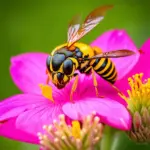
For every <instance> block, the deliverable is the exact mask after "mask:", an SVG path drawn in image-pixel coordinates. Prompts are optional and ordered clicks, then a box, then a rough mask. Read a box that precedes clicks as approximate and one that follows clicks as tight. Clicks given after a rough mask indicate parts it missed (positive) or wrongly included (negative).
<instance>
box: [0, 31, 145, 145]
mask: <svg viewBox="0 0 150 150" xmlns="http://www.w3.org/2000/svg"><path fill="white" fill-rule="evenodd" d="M91 45H92V46H98V47H100V48H101V49H102V50H103V51H110V50H117V49H129V50H133V51H134V52H136V55H132V56H130V57H126V58H117V59H113V62H114V63H115V65H116V68H117V70H118V79H119V80H120V81H118V84H119V85H122V83H124V81H126V79H125V78H124V80H123V77H125V76H128V73H129V71H131V70H132V69H133V67H135V66H137V65H139V66H140V64H139V62H138V60H139V52H138V50H137V48H136V47H135V45H134V44H133V42H132V41H131V39H130V38H129V36H128V35H127V33H126V32H125V31H124V30H111V31H108V32H106V33H104V34H102V35H101V36H100V37H99V38H98V39H96V40H95V41H94V42H93V43H92V44H91ZM47 55H48V54H44V53H26V54H21V55H18V56H15V57H13V58H12V59H11V67H10V73H11V76H12V79H13V81H14V83H15V84H16V85H17V86H18V87H19V89H21V91H22V92H23V94H18V95H14V96H12V97H10V98H7V99H5V100H4V101H2V102H0V123H1V125H0V135H1V136H6V137H8V138H12V139H15V140H20V141H25V142H31V143H38V139H37V136H36V135H37V132H42V126H43V125H45V124H47V125H48V124H50V123H52V121H53V120H54V119H57V118H58V116H59V115H60V114H65V115H66V116H68V118H71V119H73V120H76V119H77V120H79V119H80V118H79V116H80V115H81V116H86V115H88V114H90V113H91V112H92V111H96V112H97V115H99V116H100V117H101V121H102V122H103V123H106V124H108V125H110V126H113V127H116V128H119V129H122V130H128V129H130V126H131V118H130V115H129V113H128V111H127V110H126V108H125V107H124V105H122V104H125V102H124V101H123V100H122V99H121V98H119V96H117V93H116V91H115V90H114V89H113V88H112V87H111V86H110V84H108V83H107V82H106V81H104V80H103V79H102V78H101V77H99V76H98V75H97V80H98V83H99V87H98V89H99V93H100V95H102V96H103V95H104V96H106V97H105V98H97V97H96V94H95V89H94V86H93V80H92V77H91V75H90V76H86V75H84V74H82V75H80V78H79V83H78V87H77V90H76V92H75V93H74V96H73V100H74V102H75V103H72V102H71V101H70V99H69V97H70V90H71V87H72V84H73V80H74V79H72V80H71V82H70V83H69V84H68V85H67V86H66V87H65V88H64V89H62V90H58V89H57V88H56V87H55V86H54V85H53V84H52V83H50V86H52V89H53V99H54V101H55V103H53V102H52V100H50V99H47V98H45V97H44V96H43V95H42V93H41V89H40V88H39V84H41V83H42V84H45V83H46V78H47V76H46V74H45V70H46V65H45V60H46V57H47ZM143 57H144V56H141V57H140V60H141V59H142V60H141V61H143ZM146 58H147V56H146ZM146 58H145V59H146ZM147 59H148V58H147ZM143 63H144V62H143ZM137 68H139V67H138V66H137ZM143 68H144V67H143ZM145 68H146V67H145ZM118 84H117V85H118Z"/></svg>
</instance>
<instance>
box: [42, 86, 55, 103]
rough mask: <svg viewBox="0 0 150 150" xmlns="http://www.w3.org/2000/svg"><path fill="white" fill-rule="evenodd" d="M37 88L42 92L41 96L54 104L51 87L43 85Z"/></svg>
mask: <svg viewBox="0 0 150 150" xmlns="http://www.w3.org/2000/svg"><path fill="white" fill-rule="evenodd" d="M39 87H40V89H41V91H42V95H43V96H44V97H45V98H48V99H49V100H51V101H52V102H54V99H53V95H52V87H51V86H49V85H43V84H39Z"/></svg>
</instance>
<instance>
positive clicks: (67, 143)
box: [38, 113, 103, 150]
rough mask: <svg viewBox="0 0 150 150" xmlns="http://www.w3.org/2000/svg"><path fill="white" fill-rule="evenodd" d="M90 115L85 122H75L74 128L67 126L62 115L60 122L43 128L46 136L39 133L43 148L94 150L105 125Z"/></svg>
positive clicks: (50, 149)
mask: <svg viewBox="0 0 150 150" xmlns="http://www.w3.org/2000/svg"><path fill="white" fill-rule="evenodd" d="M94 114H95V113H93V114H92V115H89V116H87V117H85V118H84V119H83V122H81V124H82V125H81V126H82V127H81V126H80V122H78V121H73V122H72V126H71V127H70V125H67V123H66V121H65V116H64V115H60V116H59V121H58V122H57V121H56V120H54V121H53V125H49V126H46V125H44V126H43V129H44V130H46V134H41V133H38V136H39V140H40V143H41V146H42V147H44V148H45V149H46V150H53V149H56V150H57V149H58V150H61V149H65V150H70V149H72V150H83V149H85V147H87V149H94V146H95V144H97V143H98V142H99V141H100V139H101V137H102V131H103V125H102V124H101V123H100V122H99V121H100V119H99V118H98V117H94Z"/></svg>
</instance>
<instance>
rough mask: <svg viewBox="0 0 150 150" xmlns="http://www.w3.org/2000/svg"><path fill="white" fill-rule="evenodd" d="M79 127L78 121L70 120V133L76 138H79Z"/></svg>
mask: <svg viewBox="0 0 150 150" xmlns="http://www.w3.org/2000/svg"><path fill="white" fill-rule="evenodd" d="M80 133H81V128H80V123H79V122H78V121H72V135H73V137H74V138H76V139H80V138H81V134H80Z"/></svg>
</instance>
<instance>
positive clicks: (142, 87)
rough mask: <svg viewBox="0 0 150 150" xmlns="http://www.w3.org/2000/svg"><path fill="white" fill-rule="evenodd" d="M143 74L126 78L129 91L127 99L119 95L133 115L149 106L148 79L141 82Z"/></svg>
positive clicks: (149, 88)
mask: <svg viewBox="0 0 150 150" xmlns="http://www.w3.org/2000/svg"><path fill="white" fill-rule="evenodd" d="M142 77H143V74H142V73H141V74H135V75H134V76H133V77H132V78H128V82H129V85H130V87H131V90H127V93H128V95H129V97H126V96H125V95H123V94H119V95H120V96H121V97H122V98H123V99H124V100H125V101H126V102H127V104H128V109H129V110H130V111H131V112H132V113H134V112H136V111H138V112H141V109H142V108H143V107H146V108H148V107H149V106H150V78H149V79H147V80H145V81H144V82H143V81H142Z"/></svg>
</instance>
